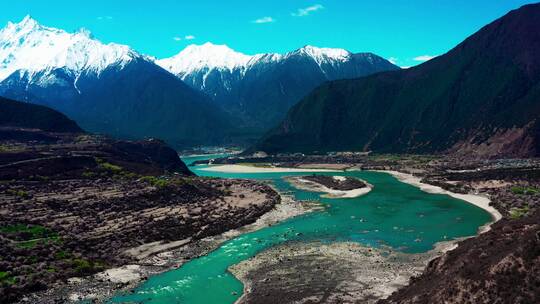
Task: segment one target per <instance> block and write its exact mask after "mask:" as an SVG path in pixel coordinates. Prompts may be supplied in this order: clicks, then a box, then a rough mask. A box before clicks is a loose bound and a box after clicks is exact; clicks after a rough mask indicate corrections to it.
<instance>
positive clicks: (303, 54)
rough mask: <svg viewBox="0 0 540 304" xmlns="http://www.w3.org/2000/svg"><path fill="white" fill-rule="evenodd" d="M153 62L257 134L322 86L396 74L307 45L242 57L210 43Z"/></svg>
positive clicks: (366, 59) (380, 64)
mask: <svg viewBox="0 0 540 304" xmlns="http://www.w3.org/2000/svg"><path fill="white" fill-rule="evenodd" d="M156 63H157V64H158V65H160V66H161V67H163V68H164V69H166V70H168V71H169V72H171V73H172V74H174V75H176V76H177V77H179V78H180V79H182V80H183V81H184V82H185V83H187V84H188V85H189V86H191V87H192V88H194V89H197V90H199V91H202V92H204V93H206V94H207V95H209V96H211V97H212V98H213V99H214V100H215V101H216V102H217V103H218V104H219V105H221V106H222V107H223V108H224V109H225V110H227V111H229V112H232V113H234V114H236V115H239V116H240V117H242V118H243V119H244V121H245V122H246V123H247V124H248V125H250V126H252V127H260V128H261V129H266V128H269V127H272V126H273V125H274V124H275V123H277V122H278V121H280V120H281V119H282V118H283V116H284V115H285V113H286V112H287V110H288V109H289V108H290V107H291V106H292V105H294V104H295V103H296V102H298V101H299V100H300V99H301V98H302V97H303V96H304V95H306V94H307V93H308V92H309V91H311V90H312V89H314V88H315V87H317V86H318V85H320V84H321V83H323V82H325V81H328V80H335V79H342V78H356V77H361V76H365V75H369V74H372V73H375V72H380V71H387V70H395V69H398V67H396V66H395V65H393V64H391V63H390V62H388V61H387V60H385V59H383V58H381V57H379V56H377V55H374V54H371V53H359V54H353V53H351V52H349V51H347V50H344V49H333V48H318V47H314V46H309V45H308V46H305V47H303V48H300V49H298V50H295V51H292V52H289V53H285V54H275V53H268V54H256V55H246V54H242V53H239V52H236V51H234V50H232V49H230V48H229V47H227V46H226V45H215V44H212V43H209V42H208V43H205V44H203V45H190V46H188V47H186V48H185V49H184V50H183V51H181V52H180V53H178V54H177V55H175V56H173V57H171V58H166V59H162V60H157V61H156Z"/></svg>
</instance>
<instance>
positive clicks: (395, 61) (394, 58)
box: [388, 57, 398, 64]
mask: <svg viewBox="0 0 540 304" xmlns="http://www.w3.org/2000/svg"><path fill="white" fill-rule="evenodd" d="M388 61H390V63H391V64H396V63H397V61H398V59H397V58H396V57H390V58H388Z"/></svg>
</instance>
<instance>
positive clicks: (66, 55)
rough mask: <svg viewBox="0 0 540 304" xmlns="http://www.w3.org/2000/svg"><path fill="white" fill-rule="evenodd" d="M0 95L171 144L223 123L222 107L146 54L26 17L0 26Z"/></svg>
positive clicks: (89, 125)
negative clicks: (48, 25)
mask: <svg viewBox="0 0 540 304" xmlns="http://www.w3.org/2000/svg"><path fill="white" fill-rule="evenodd" d="M0 95H2V96H5V97H10V98H13V99H17V100H22V101H28V102H33V103H39V104H44V105H47V106H50V107H52V108H54V109H56V110H59V111H61V112H63V113H65V114H67V115H68V116H70V117H71V118H73V119H75V120H76V121H77V122H78V123H79V125H80V126H82V127H83V128H84V129H86V130H89V131H94V132H101V133H108V134H111V135H115V136H121V137H129V138H140V137H146V136H152V137H158V138H162V139H165V140H168V141H169V142H171V143H173V144H177V145H182V144H208V143H215V142H217V141H219V140H221V139H222V138H224V137H226V136H225V135H224V132H225V131H226V130H228V129H230V126H231V123H230V121H229V115H228V114H227V113H225V112H224V111H222V110H220V109H219V108H218V107H216V106H215V105H214V104H213V103H212V102H211V101H210V100H209V99H208V98H207V97H206V96H204V95H203V94H200V93H199V92H197V91H195V90H193V89H192V88H190V87H188V86H186V85H185V84H184V83H183V82H182V81H181V80H179V79H178V78H177V77H175V76H173V75H172V74H170V73H169V72H167V71H165V70H164V69H162V68H161V67H159V66H158V65H156V64H155V63H154V62H153V59H151V58H149V57H147V56H144V55H141V54H139V53H137V52H136V51H134V50H132V49H130V48H129V47H128V46H125V45H119V44H114V43H109V44H104V43H102V42H100V41H99V40H97V39H95V38H93V37H92V36H91V34H90V33H89V32H88V31H86V30H80V31H77V32H75V33H68V32H66V31H64V30H60V29H55V28H51V27H46V26H42V25H40V24H39V23H38V22H37V21H35V20H34V19H32V18H31V17H28V16H27V17H25V18H24V19H23V20H22V21H21V22H19V23H11V22H10V23H8V25H7V26H6V27H5V28H3V29H2V30H0ZM216 130H217V131H216Z"/></svg>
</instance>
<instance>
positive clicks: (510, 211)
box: [216, 155, 540, 303]
mask: <svg viewBox="0 0 540 304" xmlns="http://www.w3.org/2000/svg"><path fill="white" fill-rule="evenodd" d="M321 160H323V161H321ZM221 161H225V162H228V163H235V162H236V161H235V159H227V160H216V163H220V162H221ZM242 161H246V160H245V159H244V160H242ZM247 161H248V162H249V163H253V162H254V161H255V160H254V159H248V160H247ZM263 163H269V164H272V166H275V167H278V168H279V167H280V166H284V167H292V168H327V169H335V168H336V166H340V168H342V169H347V170H382V171H386V172H389V173H391V174H393V175H394V176H396V177H397V178H398V179H400V180H401V181H403V182H407V183H410V184H413V185H415V186H418V187H420V188H421V189H422V190H424V191H427V192H432V193H445V194H449V195H452V196H454V197H456V198H460V199H463V200H466V201H469V202H470V203H472V204H475V205H477V206H478V207H481V208H483V209H485V210H486V211H488V212H490V213H491V215H492V217H493V219H494V220H495V221H497V222H496V223H495V224H493V225H491V227H492V229H486V228H491V227H484V229H482V232H484V233H482V234H481V235H480V236H477V237H474V238H469V239H466V240H462V241H459V242H457V241H456V242H454V243H457V244H454V245H453V246H451V247H450V248H449V247H448V246H450V245H451V243H449V244H447V248H445V249H450V251H448V252H446V253H444V252H443V251H438V252H436V251H432V252H431V253H430V254H427V255H424V256H422V257H420V256H417V257H412V256H408V258H409V259H410V260H408V261H405V259H401V261H400V263H395V262H393V261H392V259H389V258H388V257H389V256H393V255H395V253H392V252H391V250H390V251H388V252H385V255H384V257H382V256H380V254H381V253H380V252H377V251H370V252H369V254H368V255H366V254H365V251H366V250H367V249H366V248H362V246H355V249H354V250H350V248H348V246H349V245H346V244H341V243H338V244H336V245H330V246H329V245H323V246H317V247H318V249H314V248H313V247H309V246H308V247H309V248H305V246H304V247H303V245H302V244H286V245H283V246H281V247H278V248H274V249H271V250H269V251H268V252H265V253H263V254H260V255H257V256H256V257H254V258H252V259H250V260H249V261H245V262H243V263H241V264H239V265H236V266H234V267H233V268H232V269H231V270H232V272H233V273H235V274H237V275H238V276H239V277H240V278H242V280H244V282H245V285H246V293H245V295H244V296H243V297H242V299H241V301H240V302H241V303H266V302H268V303H270V302H272V301H273V300H275V299H281V300H282V302H283V303H292V302H294V303H312V302H324V303H369V302H371V303H374V302H377V301H379V302H381V303H441V302H443V301H444V302H446V303H467V302H468V301H471V300H472V302H473V303H494V302H500V303H535V302H537V301H538V300H540V289H539V288H538V286H540V278H538V276H537V274H538V273H539V270H540V220H538V216H539V215H540V211H538V210H539V208H538V206H540V161H538V160H534V159H532V160H531V159H526V160H465V159H453V158H451V157H432V156H415V155H409V156H407V155H400V156H395V155H378V156H377V155H376V156H369V157H367V156H350V155H349V156H346V157H328V156H280V157H276V158H272V157H269V158H266V159H264V162H263ZM343 246H345V247H347V250H345V251H343V250H339V249H338V248H340V247H343ZM327 247H328V248H327ZM330 247H331V248H330ZM356 247H358V248H356ZM336 252H337V254H335V253H336ZM362 252H363V253H362ZM348 256H356V257H355V258H354V259H355V260H356V261H358V262H359V263H358V264H357V263H352V264H351V263H349V262H348V259H347V257H348ZM377 256H379V257H380V258H381V259H380V264H379V263H378V262H377V261H375V260H377ZM428 262H429V263H428ZM366 263H367V264H370V265H371V266H370V267H367V266H366V265H365V264H366ZM341 265H344V269H341V268H340V266H341ZM347 265H348V266H347ZM403 266H407V267H405V268H401V267H403ZM426 266H427V267H426ZM366 267H367V268H366ZM368 268H369V269H368ZM424 268H425V269H424ZM340 269H341V270H340ZM358 269H363V271H361V273H365V272H367V273H369V274H370V275H369V276H368V277H369V278H367V277H366V278H364V279H362V278H359V277H358V276H356V277H355V273H357V271H356V270H358ZM261 278H264V279H261ZM409 278H411V279H410V280H409ZM306 280H307V281H309V284H308V283H306V282H307V281H306ZM355 282H356V283H355ZM360 285H362V286H360ZM293 286H294V288H292V287H293ZM313 286H315V287H313ZM385 287H386V288H385ZM291 288H292V289H291ZM298 288H299V289H298ZM293 290H294V291H298V290H300V291H299V292H293ZM390 294H391V295H390ZM388 296H389V297H388ZM386 297H388V299H386V300H381V299H383V298H386ZM473 299H474V300H473Z"/></svg>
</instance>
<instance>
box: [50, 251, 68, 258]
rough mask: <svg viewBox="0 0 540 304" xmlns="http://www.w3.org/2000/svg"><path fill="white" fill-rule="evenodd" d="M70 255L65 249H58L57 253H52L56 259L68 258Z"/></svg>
mask: <svg viewBox="0 0 540 304" xmlns="http://www.w3.org/2000/svg"><path fill="white" fill-rule="evenodd" d="M69 256H70V255H69V253H67V252H65V251H63V250H62V251H58V252H57V253H55V254H54V257H55V258H56V259H58V260H62V259H65V258H68V257H69Z"/></svg>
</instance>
